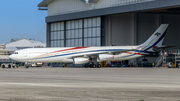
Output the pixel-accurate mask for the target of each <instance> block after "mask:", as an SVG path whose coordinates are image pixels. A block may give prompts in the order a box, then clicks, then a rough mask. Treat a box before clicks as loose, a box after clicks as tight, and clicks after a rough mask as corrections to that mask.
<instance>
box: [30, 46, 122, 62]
mask: <svg viewBox="0 0 180 101" xmlns="http://www.w3.org/2000/svg"><path fill="white" fill-rule="evenodd" d="M124 50H125V49H108V50H94V51H85V52H75V53H68V54H61V55H53V56H48V57H42V58H34V59H45V58H51V57H58V56H67V55H74V54H82V53H92V52H105V51H107V52H114V51H124ZM30 60H31V59H30Z"/></svg>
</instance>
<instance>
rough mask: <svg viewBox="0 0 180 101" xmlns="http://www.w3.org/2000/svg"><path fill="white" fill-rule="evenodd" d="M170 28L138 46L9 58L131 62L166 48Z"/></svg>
mask: <svg viewBox="0 0 180 101" xmlns="http://www.w3.org/2000/svg"><path fill="white" fill-rule="evenodd" d="M168 26H169V24H161V25H160V27H159V28H158V29H157V30H156V31H155V32H154V33H153V34H152V35H151V36H150V38H149V39H148V40H147V41H145V42H144V43H143V44H140V45H138V46H101V47H59V48H28V49H22V50H17V51H15V52H14V53H13V54H11V55H10V56H9V58H10V59H12V60H15V61H18V62H25V63H41V62H42V63H49V62H62V63H73V64H86V63H89V62H90V61H96V62H101V61H122V60H130V59H134V58H139V57H142V56H145V55H148V54H150V53H153V52H157V51H156V50H157V47H158V49H159V48H161V47H163V48H165V47H164V46H163V45H162V43H163V40H164V38H165V34H166V31H167V28H168ZM154 48H155V49H154ZM95 66H96V65H95Z"/></svg>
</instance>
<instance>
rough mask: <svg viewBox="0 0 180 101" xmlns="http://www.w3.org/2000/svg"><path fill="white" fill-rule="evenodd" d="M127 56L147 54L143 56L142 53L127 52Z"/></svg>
mask: <svg viewBox="0 0 180 101" xmlns="http://www.w3.org/2000/svg"><path fill="white" fill-rule="evenodd" d="M125 53H127V54H136V55H145V54H141V53H133V52H125Z"/></svg>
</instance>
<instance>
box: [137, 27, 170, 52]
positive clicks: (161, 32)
mask: <svg viewBox="0 0 180 101" xmlns="http://www.w3.org/2000/svg"><path fill="white" fill-rule="evenodd" d="M168 26H169V24H161V26H160V27H159V28H158V29H157V30H156V31H155V32H154V33H153V34H152V35H151V37H150V38H149V39H148V40H147V41H146V42H144V43H143V44H142V45H141V46H142V50H143V51H149V52H154V51H153V47H155V46H156V47H161V46H162V43H163V41H164V37H165V34H166V31H167V28H168Z"/></svg>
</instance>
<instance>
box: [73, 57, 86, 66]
mask: <svg viewBox="0 0 180 101" xmlns="http://www.w3.org/2000/svg"><path fill="white" fill-rule="evenodd" d="M88 62H89V59H88V58H74V59H73V63H74V64H75V65H77V64H85V63H88Z"/></svg>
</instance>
